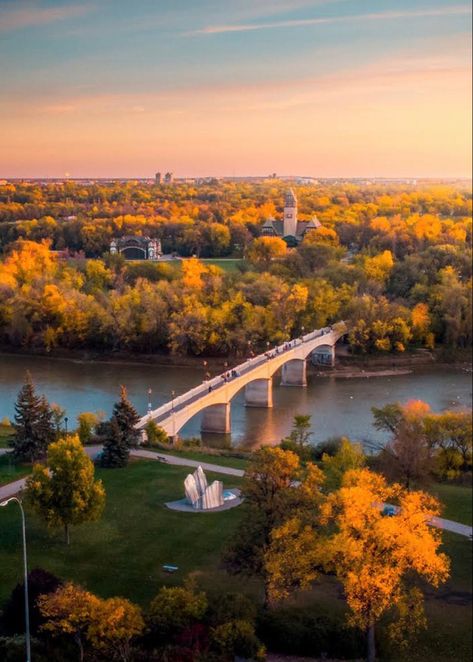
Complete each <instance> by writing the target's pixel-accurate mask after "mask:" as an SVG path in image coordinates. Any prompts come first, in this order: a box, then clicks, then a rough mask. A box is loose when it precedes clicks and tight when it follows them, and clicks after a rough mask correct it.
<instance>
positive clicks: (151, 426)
mask: <svg viewBox="0 0 473 662" xmlns="http://www.w3.org/2000/svg"><path fill="white" fill-rule="evenodd" d="M145 431H146V438H147V445H149V446H156V445H158V444H169V437H168V435H167V434H166V432H165V431H164V430H163V428H161V427H160V426H159V425H157V424H156V423H155V421H149V422H148V423H147V424H146V427H145Z"/></svg>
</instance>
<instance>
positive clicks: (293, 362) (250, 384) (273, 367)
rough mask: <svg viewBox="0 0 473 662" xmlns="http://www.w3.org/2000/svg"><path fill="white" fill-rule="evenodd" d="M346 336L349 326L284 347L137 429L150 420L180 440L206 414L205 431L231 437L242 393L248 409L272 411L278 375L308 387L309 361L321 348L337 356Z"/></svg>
mask: <svg viewBox="0 0 473 662" xmlns="http://www.w3.org/2000/svg"><path fill="white" fill-rule="evenodd" d="M345 333H346V326H345V324H344V323H340V324H338V325H336V326H334V327H333V328H329V329H321V330H318V331H314V332H312V333H309V334H307V335H305V336H304V337H302V338H297V339H296V340H293V341H290V342H288V343H284V344H283V345H281V346H280V347H277V348H275V349H272V350H270V352H269V353H266V354H262V355H260V356H257V357H254V358H252V359H249V360H247V361H245V362H244V363H242V364H240V365H239V366H237V367H236V368H234V369H233V370H230V372H229V373H228V378H227V379H224V378H223V377H222V376H219V377H214V378H213V379H211V380H210V381H208V382H205V383H203V384H200V385H199V386H196V387H195V388H193V389H191V390H190V391H188V392H187V393H185V394H183V395H181V396H179V397H177V398H174V399H173V401H172V402H168V403H166V404H164V405H162V406H161V407H159V408H158V409H156V410H154V411H151V412H149V413H148V414H147V415H145V416H143V417H142V418H141V419H140V421H139V422H138V423H137V425H136V427H137V428H138V429H143V428H145V427H146V424H147V423H148V422H149V421H150V420H154V421H155V422H156V423H157V424H158V425H160V426H161V427H162V428H163V429H164V430H165V431H166V433H167V434H168V435H169V436H170V437H176V436H177V434H178V433H179V431H180V430H181V429H182V427H183V426H184V425H185V424H186V423H187V422H188V421H190V419H191V418H193V417H194V416H196V415H197V414H199V413H200V412H204V414H203V420H202V429H203V430H205V431H209V432H224V433H228V432H230V406H231V401H232V399H233V398H234V397H235V396H236V394H237V393H238V392H239V391H241V390H242V389H243V388H245V401H246V405H247V406H250V407H265V408H268V407H272V405H273V401H272V381H273V376H274V374H275V373H276V372H277V371H278V370H279V369H281V368H282V381H281V383H282V384H283V385H287V386H305V385H306V384H307V380H306V366H307V361H306V359H307V357H308V356H309V355H310V354H311V353H312V352H313V351H314V350H315V349H316V348H317V347H324V348H325V347H328V348H330V351H331V352H332V354H333V353H334V351H335V350H334V348H335V344H336V342H337V340H338V339H339V338H340V337H342V336H343V335H344V334H345ZM322 353H323V352H322Z"/></svg>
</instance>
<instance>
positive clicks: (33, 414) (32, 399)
mask: <svg viewBox="0 0 473 662" xmlns="http://www.w3.org/2000/svg"><path fill="white" fill-rule="evenodd" d="M13 427H14V429H15V434H14V436H13V440H12V443H11V445H12V446H13V453H14V455H15V457H17V458H18V459H21V460H28V461H30V462H34V461H35V460H37V459H39V458H40V457H43V456H44V455H45V453H46V450H47V448H48V445H49V444H50V443H51V442H52V441H54V436H55V431H54V426H53V422H52V412H51V408H50V406H49V403H48V401H47V400H46V398H45V397H44V396H43V397H39V396H38V395H36V390H35V387H34V384H33V380H32V379H31V375H30V374H29V373H27V374H26V379H25V384H24V385H23V386H22V388H21V389H20V392H19V393H18V397H17V401H16V404H15V422H14V424H13Z"/></svg>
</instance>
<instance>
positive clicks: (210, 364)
mask: <svg viewBox="0 0 473 662" xmlns="http://www.w3.org/2000/svg"><path fill="white" fill-rule="evenodd" d="M337 351H338V350H337ZM2 355H5V356H22V357H28V356H31V357H46V358H48V359H49V360H51V361H56V360H57V361H71V362H74V363H103V364H114V365H143V364H145V365H148V366H149V365H154V366H157V367H166V366H172V367H177V368H179V367H181V368H203V363H204V361H205V362H206V366H205V367H206V369H208V370H210V371H217V372H220V371H221V372H223V371H224V370H226V369H228V368H229V367H230V368H231V367H233V366H236V365H238V364H239V363H241V362H243V361H244V360H245V358H246V357H244V356H218V357H216V356H204V355H202V356H187V355H186V356H182V355H176V354H164V353H156V354H141V353H137V352H124V351H119V352H118V351H117V352H104V351H97V350H90V349H65V348H56V349H54V350H52V351H50V352H47V351H46V350H44V349H42V348H41V349H40V348H38V349H35V348H31V347H28V348H23V347H11V346H9V345H0V357H1V356H2ZM435 364H441V365H442V364H447V365H455V366H460V367H464V368H465V369H467V370H468V369H469V370H470V371H471V368H472V354H471V352H470V351H468V350H457V351H455V352H453V353H449V352H445V351H444V350H443V349H439V350H437V351H435V352H430V351H427V350H411V351H408V352H405V353H404V354H401V355H397V354H376V355H373V354H370V355H352V354H349V353H348V352H347V346H346V345H342V346H341V347H340V350H339V353H338V354H337V360H336V367H335V369H333V368H321V367H319V366H313V367H312V369H311V372H312V374H320V375H321V376H324V375H326V374H330V375H333V376H336V377H347V376H349V373H353V374H352V376H354V377H359V376H365V377H368V376H375V375H377V376H389V375H391V374H409V372H412V370H410V368H411V367H413V366H428V365H435ZM309 365H310V363H309ZM368 368H376V370H373V371H371V370H368ZM378 368H380V369H381V370H380V371H378ZM383 368H384V369H388V368H391V371H394V372H384V374H383V372H382V369H383ZM399 369H403V370H407V372H399ZM370 372H372V373H373V374H368V373H370ZM363 373H364V374H363Z"/></svg>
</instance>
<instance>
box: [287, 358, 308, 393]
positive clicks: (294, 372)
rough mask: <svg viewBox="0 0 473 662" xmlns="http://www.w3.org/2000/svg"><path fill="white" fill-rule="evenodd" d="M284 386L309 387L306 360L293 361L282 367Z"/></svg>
mask: <svg viewBox="0 0 473 662" xmlns="http://www.w3.org/2000/svg"><path fill="white" fill-rule="evenodd" d="M281 385H282V386H307V366H306V361H305V359H291V361H288V362H287V363H285V364H284V365H283V367H282V376H281Z"/></svg>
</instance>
